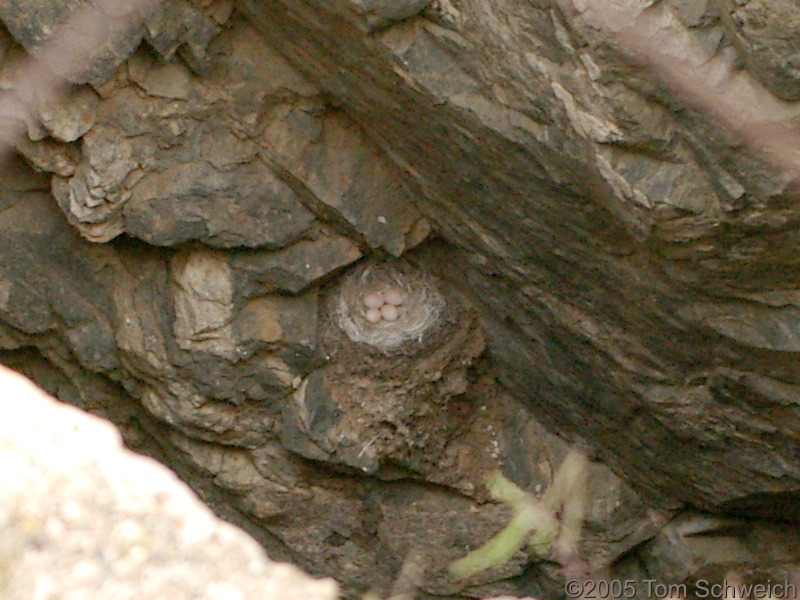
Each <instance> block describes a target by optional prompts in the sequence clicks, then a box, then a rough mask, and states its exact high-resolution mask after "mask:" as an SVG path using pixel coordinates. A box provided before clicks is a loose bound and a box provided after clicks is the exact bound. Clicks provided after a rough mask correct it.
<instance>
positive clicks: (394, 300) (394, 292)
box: [383, 287, 403, 306]
mask: <svg viewBox="0 0 800 600" xmlns="http://www.w3.org/2000/svg"><path fill="white" fill-rule="evenodd" d="M383 299H384V300H385V301H386V303H387V304H392V305H394V306H400V305H401V304H402V303H403V292H401V291H400V288H397V287H390V288H389V289H388V290H386V291H385V292H384V293H383Z"/></svg>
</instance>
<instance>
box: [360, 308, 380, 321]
mask: <svg viewBox="0 0 800 600" xmlns="http://www.w3.org/2000/svg"><path fill="white" fill-rule="evenodd" d="M381 314H382V313H381V309H379V308H370V309H369V310H367V314H365V315H364V318H365V319H366V320H367V321H368V322H369V323H377V322H378V321H380V320H381Z"/></svg>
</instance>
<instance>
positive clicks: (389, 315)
mask: <svg viewBox="0 0 800 600" xmlns="http://www.w3.org/2000/svg"><path fill="white" fill-rule="evenodd" d="M381 316H382V317H383V318H384V319H385V320H386V321H396V320H397V317H398V316H400V315H399V314H398V312H397V307H396V306H394V305H392V304H384V305H383V308H381Z"/></svg>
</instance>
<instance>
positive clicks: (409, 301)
mask: <svg viewBox="0 0 800 600" xmlns="http://www.w3.org/2000/svg"><path fill="white" fill-rule="evenodd" d="M376 297H378V298H380V299H381V303H383V305H382V311H383V317H381V316H380V311H381V306H379V305H378V302H377V301H376V300H375V298H376ZM384 298H385V299H386V300H384ZM368 304H369V305H370V306H368ZM446 305H447V303H446V301H445V299H444V296H442V294H441V293H440V292H439V290H438V288H437V286H436V283H435V281H434V280H433V277H431V276H430V275H429V274H428V273H426V272H424V271H420V270H417V269H412V268H410V267H406V266H405V265H400V266H398V267H397V268H393V267H389V266H387V265H370V266H367V267H364V268H362V269H359V270H357V271H355V272H354V273H352V274H351V275H349V276H348V277H347V278H346V279H345V280H344V282H343V283H342V285H341V286H340V288H339V293H338V298H336V299H335V302H334V307H333V308H334V320H335V322H336V323H337V324H338V326H339V327H340V328H341V329H342V330H343V331H344V332H345V333H346V334H347V337H348V338H350V340H351V341H353V342H356V343H360V344H368V345H370V346H372V347H373V348H376V349H378V350H381V351H383V352H393V351H396V350H398V349H399V348H400V347H401V346H402V345H404V344H405V343H407V342H411V341H412V340H414V341H416V342H418V343H420V344H421V343H422V341H423V337H424V336H425V334H427V333H430V332H431V331H432V330H434V329H435V328H436V326H437V325H438V324H439V322H440V320H441V317H442V313H443V311H444V308H445V306H446Z"/></svg>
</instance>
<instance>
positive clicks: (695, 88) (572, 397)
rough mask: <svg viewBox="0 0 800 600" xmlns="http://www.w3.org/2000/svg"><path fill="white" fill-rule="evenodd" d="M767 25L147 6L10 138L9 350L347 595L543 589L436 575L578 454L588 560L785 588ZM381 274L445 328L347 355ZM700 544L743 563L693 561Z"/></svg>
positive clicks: (793, 507)
mask: <svg viewBox="0 0 800 600" xmlns="http://www.w3.org/2000/svg"><path fill="white" fill-rule="evenodd" d="M41 5H42V6H41V10H37V11H31V10H27V9H26V8H25V7H23V6H22V4H21V3H19V2H17V1H15V0H0V20H2V22H3V23H4V24H5V27H6V29H4V30H0V89H3V90H4V94H5V98H6V99H8V98H12V99H13V98H14V97H15V95H16V97H18V98H24V97H25V94H24V93H23V91H24V90H23V89H22V88H21V86H20V84H19V81H20V71H19V65H20V64H21V63H20V62H19V61H20V60H21V59H23V58H24V57H25V56H26V55H27V54H31V55H34V56H36V55H41V54H42V53H43V52H44V50H43V48H46V47H47V43H48V39H49V36H50V35H51V34H52V31H53V30H54V28H55V27H56V26H57V25H58V24H59V23H62V22H64V21H65V19H67V18H68V17H69V15H70V14H73V15H74V14H76V13H75V11H77V10H79V8H80V7H81V5H82V3H81V2H77V1H72V0H48V2H42V3H41ZM779 5H780V6H779V8H780V10H778V9H774V10H773V9H772V8H771V9H770V10H767V9H766V8H765V6H764V5H763V3H760V2H757V1H755V0H750V1H748V2H737V3H735V4H730V5H729V4H728V3H727V2H708V1H703V0H688V1H678V0H674V1H667V0H663V1H661V2H654V1H645V0H642V1H641V2H603V3H601V2H590V1H587V2H577V1H575V2H573V1H571V0H559V1H553V2H520V1H518V0H491V1H490V0H433V1H432V2H419V1H416V0H413V1H412V0H409V1H405V2H391V3H389V2H381V1H372V0H369V1H368V0H337V1H334V2H330V1H327V0H326V1H325V2H322V1H319V0H293V1H292V2H285V1H283V0H274V1H271V2H265V1H261V0H241V1H240V2H239V3H238V4H234V3H231V2H229V1H228V0H217V1H216V2H210V1H203V0H193V1H192V2H189V1H186V0H170V1H168V2H163V3H161V4H159V5H157V6H156V7H155V8H153V7H150V8H147V9H143V12H142V14H141V15H140V16H141V23H140V21H135V22H134V23H135V26H134V25H129V26H127V27H121V26H120V27H118V28H116V29H113V28H112V29H111V30H110V31H111V33H112V35H110V36H109V38H108V41H107V44H106V45H104V46H103V47H102V48H100V49H99V51H98V52H96V56H95V57H94V61H93V62H92V63H91V64H88V65H86V69H85V70H82V71H81V72H79V73H73V74H72V76H71V80H72V85H71V86H70V87H69V90H68V93H67V94H66V95H64V96H63V97H61V98H60V99H59V100H58V101H55V100H54V99H52V98H48V99H46V101H44V100H43V101H42V102H40V103H38V104H33V105H30V104H29V105H28V110H29V111H30V112H29V113H28V114H25V115H23V116H22V117H20V118H22V119H23V121H24V123H22V127H21V129H22V130H24V132H25V135H24V137H23V138H19V139H17V140H16V142H15V147H16V154H15V156H14V157H13V158H12V159H10V160H9V161H7V162H6V163H5V164H4V168H3V171H2V181H3V185H2V187H0V256H2V260H0V350H2V354H0V360H2V362H4V363H6V364H8V365H10V366H12V367H14V368H17V369H19V370H21V371H23V372H24V373H26V374H28V375H30V376H31V377H32V378H33V379H35V380H36V381H37V382H39V383H40V384H41V385H43V386H44V387H45V388H46V389H49V390H51V391H52V392H53V393H54V394H56V395H57V396H58V397H60V398H61V399H63V400H65V401H67V402H70V403H72V404H76V405H78V406H81V407H83V408H85V409H87V410H90V411H92V412H95V413H98V414H101V415H103V416H106V417H108V418H109V419H111V420H112V421H113V422H114V423H115V424H116V425H117V426H118V427H119V428H120V431H121V432H122V434H123V437H124V439H125V440H126V443H127V444H128V445H130V446H131V447H134V448H136V449H138V450H140V451H142V452H145V453H149V454H151V455H154V456H157V457H158V458H159V459H160V460H162V461H163V462H165V463H167V464H169V465H170V467H171V468H173V469H174V470H175V471H176V472H177V473H178V474H179V475H180V476H181V477H182V478H184V479H185V480H186V481H187V482H189V483H190V485H192V487H193V488H194V489H195V490H196V491H198V493H199V494H200V495H201V497H203V498H204V499H205V500H206V501H207V502H208V503H209V504H210V505H211V506H212V507H213V508H215V510H216V511H217V512H218V513H219V514H221V515H223V516H224V517H225V518H227V519H230V520H233V521H234V522H237V523H239V524H240V525H242V526H244V527H245V528H247V530H248V531H250V532H251V533H252V534H253V535H254V536H255V537H256V538H257V539H258V540H259V541H260V542H261V543H262V545H264V546H265V547H266V548H267V549H268V551H269V552H270V553H271V554H272V555H273V556H275V557H276V558H281V559H283V558H286V559H292V560H294V561H295V562H298V563H299V564H301V565H302V566H303V567H305V568H306V569H308V570H310V571H311V572H312V573H318V574H322V573H324V574H328V575H333V576H335V577H336V578H337V579H338V580H339V581H340V582H341V583H342V584H343V587H344V588H345V592H346V594H350V595H354V594H357V593H359V592H361V591H363V590H366V589H368V588H370V587H376V588H377V589H381V590H388V589H389V588H390V586H391V582H392V581H393V579H394V578H395V576H396V575H397V572H398V571H399V570H400V567H401V565H402V563H403V559H404V557H405V556H406V555H408V554H415V553H419V552H423V553H424V555H425V556H426V557H427V558H426V563H427V564H430V568H429V569H428V570H427V572H426V574H425V577H424V581H422V582H421V585H420V587H421V593H422V594H423V595H424V594H429V595H436V596H445V597H453V598H461V597H477V596H482V595H483V596H485V595H488V594H502V593H519V594H523V595H524V594H529V595H535V594H544V595H545V596H546V595H547V594H548V593H555V592H554V591H553V590H556V589H558V586H559V577H560V574H559V573H558V572H557V571H555V570H553V569H551V568H550V567H549V566H548V564H547V563H542V562H537V561H536V560H534V558H533V557H532V556H531V555H528V554H526V553H524V552H520V553H518V554H517V555H516V556H515V557H514V559H513V560H512V561H511V562H510V563H508V564H507V565H505V566H504V567H503V568H501V569H498V570H496V571H495V572H490V573H486V574H483V575H481V576H478V577H477V578H475V579H473V580H468V581H455V580H453V579H452V578H451V577H450V576H449V575H448V574H447V572H446V566H447V564H448V562H449V561H451V560H453V559H455V558H458V557H460V556H461V555H463V553H464V552H465V551H466V549H469V548H472V547H476V546H477V545H479V544H480V543H482V542H483V541H485V540H486V539H488V538H489V537H490V536H491V535H492V534H493V533H495V532H496V531H498V530H499V529H500V528H501V527H502V526H503V525H504V524H505V522H506V521H507V519H508V517H509V515H508V513H507V512H506V510H505V509H504V508H503V507H501V506H498V505H496V504H492V503H489V502H487V497H486V492H485V489H484V487H483V483H482V482H483V477H484V475H485V474H487V473H489V472H491V471H492V470H494V469H497V468H500V469H502V470H503V471H504V472H505V473H506V474H507V475H508V476H509V477H510V478H511V479H513V480H514V481H515V482H517V483H518V484H519V485H521V486H522V487H524V488H526V489H530V490H532V491H540V490H542V489H544V488H546V487H547V485H548V483H549V481H550V479H551V477H552V473H553V471H554V470H555V468H556V467H557V466H558V463H559V462H560V460H561V458H562V457H563V456H564V454H565V453H566V450H567V443H569V444H573V445H577V446H578V447H580V448H582V449H583V450H584V451H586V452H587V453H589V454H590V455H591V456H592V458H594V459H595V460H596V462H595V463H593V467H592V474H591V477H590V490H589V496H590V498H591V501H590V506H589V509H588V513H587V528H586V534H585V539H584V540H583V542H582V550H583V553H584V555H585V556H586V558H587V560H588V561H589V563H590V565H591V566H592V568H593V569H595V570H597V572H601V571H602V570H610V571H609V572H611V573H623V574H624V573H627V574H632V575H631V576H632V577H639V578H643V577H647V576H648V575H650V576H655V577H658V578H661V579H663V580H665V581H668V582H670V583H672V582H679V581H688V580H691V579H692V578H697V577H701V576H705V577H716V576H720V577H721V576H722V575H724V573H725V572H726V571H727V570H728V569H732V568H733V569H742V568H744V565H749V566H748V567H747V568H748V569H750V568H752V566H753V565H756V567H757V568H756V572H757V573H758V574H760V575H764V574H766V575H769V576H772V577H773V579H774V578H776V577H782V576H788V575H786V573H788V572H789V571H790V570H791V569H792V568H794V566H796V563H797V561H798V556H797V552H796V548H797V544H796V541H797V540H796V533H795V529H796V525H795V523H796V522H797V520H798V519H799V518H800V512H798V506H800V502H798V500H800V445H798V431H800V401H798V397H800V396H798V389H799V388H798V385H800V380H799V379H798V376H797V368H796V366H797V357H796V353H797V350H798V348H800V341H799V340H800V337H798V333H797V331H798V324H800V318H799V317H798V315H800V312H798V310H799V309H798V307H800V302H798V299H797V298H798V292H797V287H798V284H797V282H796V280H797V277H796V276H795V266H796V263H797V258H796V255H797V254H796V252H795V251H794V247H793V241H794V239H795V237H796V235H797V231H798V230H797V223H798V219H797V214H796V213H797V211H798V208H797V202H796V187H795V185H794V184H795V180H796V176H797V174H798V173H797V171H796V170H797V164H796V158H795V157H796V156H797V153H796V150H795V148H794V145H795V144H796V142H795V141H794V140H795V138H796V136H795V135H794V132H795V127H796V125H795V123H796V113H797V110H798V109H797V107H796V106H795V105H794V103H793V102H794V99H795V98H796V94H794V92H793V91H792V90H793V89H794V88H793V86H794V85H795V83H794V81H795V79H794V71H793V67H792V65H791V61H792V60H793V58H792V55H791V52H793V50H792V48H791V43H790V42H789V41H787V40H790V39H791V35H790V33H791V32H793V31H794V29H793V27H794V26H795V25H796V23H800V12H798V9H796V7H794V6H793V4H792V3H789V2H786V3H779ZM770 6H772V5H770ZM775 6H778V4H776V5H775ZM23 75H24V73H23ZM793 94H794V95H793ZM7 116H8V115H7ZM369 268H373V269H390V270H393V271H395V272H398V273H402V274H404V275H403V277H406V278H408V280H409V281H417V282H419V281H429V282H433V285H434V287H435V288H436V289H437V294H440V295H441V298H442V306H443V307H444V308H443V309H442V311H441V312H440V313H439V312H437V318H436V323H435V324H434V325H432V326H431V327H430V328H425V329H424V331H421V333H420V335H419V338H418V339H411V338H409V339H408V340H407V341H406V342H405V343H404V344H403V345H402V346H400V347H399V348H393V349H391V350H387V349H386V348H380V347H375V346H371V345H369V344H365V343H363V342H359V341H354V340H353V339H352V338H350V337H348V335H347V332H346V331H344V330H343V329H342V327H341V320H340V318H339V315H340V312H337V311H339V309H338V308H337V307H338V306H339V304H338V303H339V302H340V301H341V300H342V297H343V292H342V290H343V289H345V288H346V285H347V282H348V281H351V280H352V278H353V277H354V276H357V275H358V274H359V273H363V272H364V270H365V269H369ZM409 285H410V287H409V288H408V289H409V290H410V291H412V292H415V293H416V292H419V293H417V294H416V296H415V297H416V298H421V299H420V300H419V302H423V303H424V302H428V301H430V297H428V296H425V295H424V294H422V293H421V291H420V290H421V288H420V286H419V285H417V284H413V285H412V284H409ZM415 285H416V287H415ZM426 298H427V299H426ZM346 302H348V303H349V304H348V306H350V308H351V309H352V311H354V312H353V314H354V315H355V317H354V318H356V319H361V321H359V323H361V325H364V326H367V325H366V322H365V321H364V316H365V313H364V312H363V308H364V307H363V306H361V305H360V304H359V302H358V298H357V297H355V298H353V297H348V298H347V299H346ZM401 309H402V310H404V311H405V310H411V306H410V305H408V304H407V305H405V306H403V307H401ZM404 322H406V321H403V319H400V320H399V321H398V323H397V324H391V323H381V324H379V325H378V326H379V327H385V328H386V331H387V332H389V331H395V332H396V331H397V329H392V328H397V327H403V326H404V325H403V323H404ZM404 339H405V338H404ZM556 434H557V435H558V436H561V437H556ZM686 511H688V512H686ZM682 512H683V514H682V515H681V516H680V517H678V518H677V520H675V521H672V519H673V517H674V516H675V515H677V514H679V513H682ZM705 513H713V514H714V515H715V516H713V517H712V516H708V515H707V514H705ZM762 519H763V520H762ZM774 520H778V521H786V522H790V523H792V526H791V527H788V528H786V527H783V528H782V527H774V526H772V525H770V524H769V522H770V521H774ZM667 523H669V525H668V527H667V529H664V530H663V531H662V528H664V526H665V525H666V524H667ZM685 523H689V525H685ZM698 523H699V524H698ZM731 532H732V533H731ZM697 535H702V536H704V538H714V536H715V535H716V536H717V537H719V538H720V539H722V540H723V541H721V542H718V544H717V545H718V546H719V545H720V544H722V545H724V544H725V543H727V542H726V541H725V540H729V539H731V538H732V539H734V540H735V543H736V544H737V548H738V549H740V550H741V552H739V553H736V554H733V555H732V554H730V553H726V552H723V551H719V552H716V553H715V552H710V553H707V554H704V553H703V552H700V553H699V554H701V555H702V559H700V558H698V551H697V549H696V545H693V544H694V541H693V540H694V538H695V537H696V536H697ZM664 539H668V540H673V541H674V540H679V541H680V543H678V544H677V546H674V545H673V546H670V545H669V544H666V545H665V543H664V542H663V540H664ZM648 540H649V541H648ZM766 546H770V547H774V548H779V549H780V550H776V551H775V552H771V553H767V552H764V551H763V548H764V547H766ZM665 547H668V548H670V551H669V552H667V551H666V550H664V548H665ZM720 547H722V546H720ZM671 553H675V554H671ZM731 556H733V558H731ZM675 564H681V565H683V566H682V567H681V568H680V569H676V568H674V565H675Z"/></svg>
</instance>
